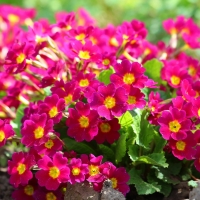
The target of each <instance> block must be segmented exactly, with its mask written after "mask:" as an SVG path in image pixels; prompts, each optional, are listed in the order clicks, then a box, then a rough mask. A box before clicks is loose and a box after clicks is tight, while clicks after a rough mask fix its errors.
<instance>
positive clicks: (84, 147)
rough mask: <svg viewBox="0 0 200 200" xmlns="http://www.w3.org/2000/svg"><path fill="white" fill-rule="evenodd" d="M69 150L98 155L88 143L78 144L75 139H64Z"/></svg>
mask: <svg viewBox="0 0 200 200" xmlns="http://www.w3.org/2000/svg"><path fill="white" fill-rule="evenodd" d="M63 141H64V143H65V145H66V146H67V149H68V150H69V151H71V150H73V151H75V152H77V153H80V154H91V153H92V154H96V152H95V151H94V149H93V148H91V147H90V146H89V145H88V144H87V143H84V142H76V141H75V140H74V139H71V138H65V139H63Z"/></svg>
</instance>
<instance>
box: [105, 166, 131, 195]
mask: <svg viewBox="0 0 200 200" xmlns="http://www.w3.org/2000/svg"><path fill="white" fill-rule="evenodd" d="M109 165H110V168H109V169H108V170H107V173H106V176H107V178H108V179H110V180H111V181H112V187H113V188H114V189H115V190H119V191H120V192H122V193H123V194H124V195H126V193H128V192H129V191H130V188H129V186H128V185H127V182H128V181H129V179H130V176H129V174H128V173H127V172H126V169H125V168H124V167H119V168H117V167H115V166H114V165H113V164H112V163H109Z"/></svg>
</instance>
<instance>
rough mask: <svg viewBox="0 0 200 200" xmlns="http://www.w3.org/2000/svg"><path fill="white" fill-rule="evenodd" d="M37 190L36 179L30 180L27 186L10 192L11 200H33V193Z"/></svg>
mask: <svg viewBox="0 0 200 200" xmlns="http://www.w3.org/2000/svg"><path fill="white" fill-rule="evenodd" d="M37 188H38V184H37V182H36V179H35V178H33V179H31V180H30V181H29V182H28V184H27V185H23V186H22V185H20V186H19V187H18V188H17V190H15V191H13V192H12V198H13V199H15V200H21V199H23V200H35V198H34V196H33V195H34V193H35V191H36V190H37Z"/></svg>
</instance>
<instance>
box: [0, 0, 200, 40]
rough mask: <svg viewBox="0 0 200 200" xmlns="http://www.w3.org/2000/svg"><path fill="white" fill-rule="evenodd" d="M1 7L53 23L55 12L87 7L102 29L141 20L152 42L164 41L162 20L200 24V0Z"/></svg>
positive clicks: (58, 1) (24, 2) (32, 1)
mask: <svg viewBox="0 0 200 200" xmlns="http://www.w3.org/2000/svg"><path fill="white" fill-rule="evenodd" d="M0 4H12V5H17V6H22V7H34V8H36V9H37V11H38V15H37V18H48V19H49V20H50V21H51V22H53V21H54V13H55V12H57V11H61V10H62V11H63V10H65V11H68V12H69V11H76V10H77V9H78V8H79V7H84V8H85V9H86V10H87V11H88V12H89V13H90V14H91V15H92V16H93V17H94V18H95V19H97V22H98V25H100V26H101V27H104V26H105V25H106V24H108V23H113V24H115V25H117V24H120V23H122V22H123V21H124V20H127V21H130V20H132V19H139V20H141V21H143V22H145V24H146V26H147V28H148V30H149V36H148V39H149V40H150V41H152V42H155V41H157V40H158V39H161V38H162V39H165V38H164V37H165V34H164V31H163V28H162V21H163V20H165V19H167V18H175V17H176V16H178V15H185V16H186V17H192V18H193V19H194V20H195V21H196V23H199V24H200V12H198V8H200V1H199V0H0Z"/></svg>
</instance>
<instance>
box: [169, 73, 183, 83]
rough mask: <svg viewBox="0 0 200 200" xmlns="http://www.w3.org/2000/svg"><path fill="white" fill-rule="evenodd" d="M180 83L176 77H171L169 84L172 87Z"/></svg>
mask: <svg viewBox="0 0 200 200" xmlns="http://www.w3.org/2000/svg"><path fill="white" fill-rule="evenodd" d="M180 82H181V79H180V78H179V77H178V76H174V75H173V76H172V77H171V83H172V84H173V85H179V84H180Z"/></svg>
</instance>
